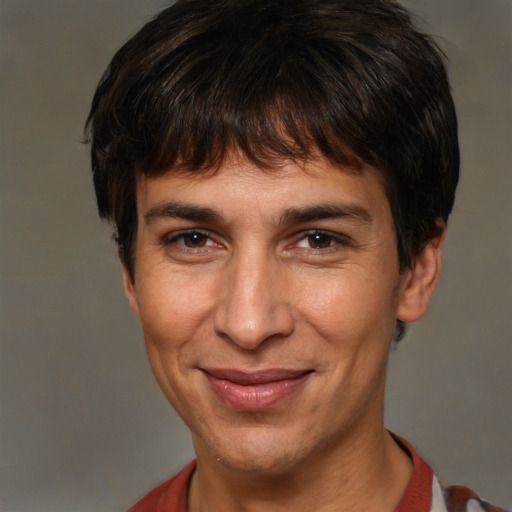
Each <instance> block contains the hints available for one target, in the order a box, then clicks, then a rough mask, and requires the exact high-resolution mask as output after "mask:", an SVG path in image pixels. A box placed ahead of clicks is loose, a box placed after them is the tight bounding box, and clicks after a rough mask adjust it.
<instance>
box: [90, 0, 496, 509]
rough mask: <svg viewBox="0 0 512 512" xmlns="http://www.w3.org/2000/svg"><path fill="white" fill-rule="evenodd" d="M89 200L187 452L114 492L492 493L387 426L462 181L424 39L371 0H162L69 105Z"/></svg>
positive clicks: (431, 496) (210, 501)
mask: <svg viewBox="0 0 512 512" xmlns="http://www.w3.org/2000/svg"><path fill="white" fill-rule="evenodd" d="M88 126H89V137H90V140H91V144H92V160H93V171H94V183H95V188H96V194H97V200H98V207H99V212H100V215H101V216H102V217H104V218H107V219H110V220H111V222H112V223H113V225H114V228H115V238H116V242H117V244H118V251H119V257H120V260H121V263H122V265H123V274H124V285H125V290H126V295H127V298H128V301H129V303H130V306H131V308H132V309H133V311H134V313H135V314H136V315H137V316H138V317H139V318H140V320H141V323H142V326H143V330H144V336H145V340H146V344H147V351H148V356H149V360H150V363H151V366H152V369H153V371H154V374H155V376H156V379H157V381H158V383H159V385H160V387H161V388H162V391H163V392H164V394H165V395H166V397H167V398H168V400H169V401H170V403H171V404H172V405H173V407H174V408H175V409H176V411H177V412H178V414H179V415H180V416H181V417H182V419H183V420H184V422H185V423H186V424H187V426H188V427H189V429H190V431H191V435H192V440H193V445H194V449H195V453H196V457H197V460H196V461H194V462H192V463H191V464H190V465H189V466H188V467H187V468H185V469H184V470H183V471H182V472H181V473H180V474H179V475H177V476H176V477H174V478H173V479H171V480H170V481H167V482H165V483H164V484H162V485H161V486H159V487H158V488H156V489H155V490H154V491H152V492H151V493H150V494H148V495H147V496H146V497H145V498H143V499H142V500H141V501H140V502H139V503H138V504H136V505H135V506H134V507H133V508H132V509H130V510H131V511H134V512H148V511H159V512H164V511H169V512H171V511H176V512H185V511H189V512H196V511H203V512H207V511H223V512H226V511H239V510H240V511H242V510H244V511H245V510H249V511H259V510H264V511H274V510H275V511H278V510H279V511H280V510H294V511H303V510H308V511H309V510H315V511H334V510H335V511H338V512H346V511H354V510H357V511H379V512H381V511H382V512H385V511H390V512H391V511H400V512H405V511H407V512H428V511H429V510H430V511H432V512H434V511H435V512H441V511H447V510H448V511H459V510H467V511H468V512H469V511H477V510H478V511H482V510H487V511H497V510H499V509H497V508H495V507H491V506H489V505H487V504H485V503H484V502H482V501H481V500H479V499H478V497H477V496H476V495H475V494H474V493H472V491H470V490H468V489H466V488H461V487H456V488H449V489H445V490H443V489H442V488H441V486H440V484H439V482H438V481H437V479H436V478H435V476H434V475H433V473H432V470H431V469H430V468H429V466H428V465H427V464H426V463H425V462H424V461H423V460H422V459H421V458H420V457H419V456H418V455H417V453H416V452H415V451H414V449H413V448H412V446H410V445H409V444H408V443H407V442H406V441H404V440H403V439H400V438H398V437H397V436H395V435H393V434H391V433H389V432H387V431H386V430H385V428H384V425H383V409H384V387H385V377H386V366H387V356H388V351H389V346H390V343H391V341H392V339H393V337H394V338H395V339H400V338H401V337H402V335H403V332H404V326H405V324H406V323H408V322H414V321H416V320H418V319H419V318H421V317H422V315H423V314H424V313H425V311H426V308H427V305H428V302H429V299H430V296H431V294H432V292H433V290H434V288H435V286H436V283H437V279H438V276H439V272H440V266H441V249H442V245H443V241H444V238H445V232H446V222H447V220H448V216H449V214H450V211H451V208H452V205H453V200H454V195H455V188H456V184H457V180H458V167H459V152H458V144H457V126H456V117H455V111H454V106H453V101H452V98H451V95H450V90H449V84H448V80H447V77H446V71H445V68H444V64H443V60H442V56H441V53H440V51H439V50H438V49H437V47H436V46H435V44H434V43H433V42H432V40H431V39H430V38H429V37H428V36H426V35H424V34H421V33H419V32H418V31H417V30H416V29H415V28H414V27H413V25H412V24H411V22H410V19H409V16H408V14H407V13H406V11H404V10H403V9H402V8H401V7H400V6H399V5H398V4H396V3H394V2H390V1H386V0H367V1H361V0H358V1H356V0H303V1H301V0H294V1H291V0H246V1H245V0H244V1H240V0H215V1H213V0H181V1H179V2H177V3H176V4H174V5H173V6H171V7H170V8H168V9H166V10H165V11H163V12H162V13H161V14H160V15H159V16H158V17H156V18H155V19H154V20H153V21H151V22H150V23H148V24H147V25H146V26H145V27H143V28H142V30H141V31H140V32H139V33H138V34H136V35H135V36H134V37H133V38H132V39H130V41H128V43H126V44H125V45H124V46H123V48H121V50H120V51H119V52H118V53H117V54H116V56H115V57H114V59H113V60H112V62H111V64H110V66H109V68H108V69H107V71H106V73H105V75H104V77H103V78H102V80H101V82H100V84H99V86H98V90H97V92H96V95H95V97H94V100H93V105H92V109H91V113H90V116H89V120H88Z"/></svg>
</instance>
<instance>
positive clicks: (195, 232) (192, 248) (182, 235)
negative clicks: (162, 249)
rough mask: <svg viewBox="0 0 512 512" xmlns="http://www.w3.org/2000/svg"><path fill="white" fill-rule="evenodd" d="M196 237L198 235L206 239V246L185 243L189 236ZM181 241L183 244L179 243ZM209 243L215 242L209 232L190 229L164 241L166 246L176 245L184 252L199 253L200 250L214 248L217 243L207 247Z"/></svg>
mask: <svg viewBox="0 0 512 512" xmlns="http://www.w3.org/2000/svg"><path fill="white" fill-rule="evenodd" d="M194 235H196V236H197V235H198V236H201V237H204V241H205V244H204V245H197V246H193V245H187V244H186V242H185V238H186V237H187V236H194ZM180 239H183V243H178V241H179V240H180ZM208 242H213V240H212V238H211V236H210V234H209V233H208V232H207V231H201V230H200V229H189V230H186V231H180V232H179V233H176V234H173V235H171V236H168V237H165V238H164V240H163V245H164V246H169V245H176V246H178V247H179V248H180V250H182V251H187V252H198V250H201V249H203V248H204V247H212V246H213V245H215V243H214V244H209V245H207V244H208Z"/></svg>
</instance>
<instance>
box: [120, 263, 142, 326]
mask: <svg viewBox="0 0 512 512" xmlns="http://www.w3.org/2000/svg"><path fill="white" fill-rule="evenodd" d="M123 285H124V293H125V295H126V298H127V299H128V304H130V308H131V309H132V311H133V312H134V313H135V315H136V316H137V317H140V311H139V301H138V297H137V289H136V287H135V281H134V279H133V278H132V276H131V274H130V272H128V269H127V268H126V267H125V266H124V265H123Z"/></svg>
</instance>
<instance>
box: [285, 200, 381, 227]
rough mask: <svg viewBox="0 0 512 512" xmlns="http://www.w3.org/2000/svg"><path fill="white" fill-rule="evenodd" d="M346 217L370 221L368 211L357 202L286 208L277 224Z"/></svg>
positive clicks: (370, 217)
mask: <svg viewBox="0 0 512 512" xmlns="http://www.w3.org/2000/svg"><path fill="white" fill-rule="evenodd" d="M340 218H348V219H353V220H356V221H363V222H365V223H369V222H371V221H372V216H371V215H370V212H369V211H368V210H366V209H365V208H363V207H362V206H359V205H357V204H351V203H341V204H338V203H327V204H320V205H313V206H309V207H308V206H307V207H305V208H288V209H287V210H285V212H284V213H283V214H282V215H281V218H280V220H279V224H300V223H304V222H313V221H316V220H324V219H340Z"/></svg>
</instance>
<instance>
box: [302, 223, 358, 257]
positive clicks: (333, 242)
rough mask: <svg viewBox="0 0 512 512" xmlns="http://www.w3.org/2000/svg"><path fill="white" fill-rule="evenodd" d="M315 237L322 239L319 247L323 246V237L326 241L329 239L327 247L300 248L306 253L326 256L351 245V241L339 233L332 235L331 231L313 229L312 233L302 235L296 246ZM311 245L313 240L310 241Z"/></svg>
mask: <svg viewBox="0 0 512 512" xmlns="http://www.w3.org/2000/svg"><path fill="white" fill-rule="evenodd" d="M313 236H317V237H320V240H319V241H317V242H318V243H319V245H322V243H321V239H322V237H323V238H324V239H327V240H326V242H327V245H325V246H324V247H311V246H310V247H299V249H302V250H305V251H314V252H315V253H316V254H319V255H320V254H324V253H326V252H329V253H330V252H334V251H337V250H339V249H340V246H341V247H345V246H347V245H349V239H348V238H347V237H346V236H343V235H340V234H339V233H336V234H335V233H331V232H330V231H324V230H321V229H312V230H310V231H307V232H306V233H304V234H302V235H301V237H300V238H299V239H298V241H297V242H295V245H297V244H299V243H300V242H302V241H306V243H307V242H308V239H310V238H311V237H313ZM309 243H311V240H309Z"/></svg>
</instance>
